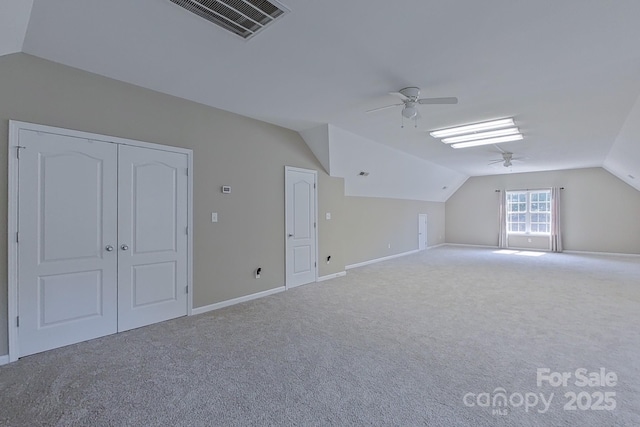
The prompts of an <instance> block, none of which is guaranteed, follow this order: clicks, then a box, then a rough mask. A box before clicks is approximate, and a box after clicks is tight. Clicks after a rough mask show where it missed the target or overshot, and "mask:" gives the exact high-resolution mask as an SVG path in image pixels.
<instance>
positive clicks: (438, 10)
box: [6, 0, 640, 188]
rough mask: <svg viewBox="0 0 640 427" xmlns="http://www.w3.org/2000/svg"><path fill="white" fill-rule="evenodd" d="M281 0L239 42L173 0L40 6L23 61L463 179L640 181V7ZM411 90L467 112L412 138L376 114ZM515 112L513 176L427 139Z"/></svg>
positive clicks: (622, 2)
mask: <svg viewBox="0 0 640 427" xmlns="http://www.w3.org/2000/svg"><path fill="white" fill-rule="evenodd" d="M283 2H284V3H285V5H286V6H288V7H289V8H290V9H291V13H289V14H288V15H286V16H285V17H284V18H282V19H281V20H280V21H278V22H276V23H275V24H274V25H273V26H272V27H271V28H268V29H267V30H265V31H264V32H262V33H261V34H259V35H258V36H256V37H254V38H253V39H251V40H249V41H244V40H242V39H240V38H238V37H237V36H234V35H232V34H230V33H227V32H225V31H224V30H222V29H220V28H219V27H217V26H215V25H212V24H211V23H209V22H207V21H205V20H203V19H201V18H199V17H197V16H194V15H191V14H189V13H188V12H186V11H184V10H182V9H181V8H179V7H177V6H176V5H174V4H173V3H171V2H170V1H169V0H137V1H135V2H131V1H129V0H110V1H98V0H35V2H34V4H33V10H32V12H31V15H30V22H29V26H28V31H27V34H26V39H25V41H24V45H23V46H22V50H23V51H24V52H26V53H29V54H32V55H36V56H39V57H43V58H46V59H50V60H53V61H56V62H60V63H63V64H67V65H69V66H72V67H77V68H80V69H84V70H87V71H90V72H94V73H98V74H102V75H105V76H108V77H111V78H115V79H118V80H122V81H125V82H129V83H133V84H136V85H140V86H143V87H147V88H150V89H154V90H158V91H161V92H165V93H168V94H171V95H175V96H179V97H182V98H186V99H191V100H193V101H197V102H200V103H203V104H206V105H211V106H214V107H218V108H222V109H225V110H228V111H233V112H236V113H239V114H243V115H245V116H249V117H253V118H257V119H260V120H264V121H267V122H270V123H274V124H277V125H280V126H284V127H287V128H290V129H293V130H296V131H299V132H305V131H308V130H309V129H313V128H316V127H317V126H319V125H323V124H331V125H333V126H336V127H337V128H339V129H343V130H345V131H347V132H350V133H352V134H354V135H357V136H358V137H361V138H364V139H366V140H370V141H372V142H374V143H377V144H384V145H386V146H388V147H390V148H391V149H394V150H400V151H403V152H405V153H407V154H409V155H411V156H414V157H417V158H419V159H424V160H425V161H427V162H429V163H428V164H437V165H439V166H441V167H444V168H447V169H450V170H453V171H455V172H457V173H458V174H461V175H463V176H477V175H491V174H497V173H510V172H513V173H515V172H530V171H544V170H555V169H571V168H582V167H593V166H606V167H607V169H609V170H610V171H612V172H613V173H615V174H616V175H617V176H619V177H625V176H626V177H627V182H629V181H634V180H632V179H631V178H628V176H629V175H631V176H635V177H636V180H637V179H639V178H637V177H640V154H639V153H638V151H637V149H632V148H631V149H630V147H637V146H638V145H639V144H640V141H639V139H640V135H639V130H638V127H637V125H636V123H637V122H638V115H639V114H640V113H638V112H637V109H638V107H637V105H638V99H639V96H640V79H638V78H637V77H638V75H640V50H639V49H638V48H637V42H638V40H640V25H638V22H637V17H638V16H640V2H638V1H637V0H616V1H615V2H605V1H594V2H585V1H583V0H565V1H561V2H558V1H555V0H537V1H529V2H513V1H507V0H486V1H483V2H472V1H468V0H467V1H456V0H454V1H446V2H444V1H439V0H401V1H395V2H388V1H381V0H350V1H343V0H323V1H312V0H283ZM9 3H11V4H14V3H15V4H14V7H13V12H14V13H15V14H16V16H17V17H18V18H19V17H20V16H23V15H21V12H22V13H23V12H24V10H25V9H24V8H20V7H17V6H15V5H17V4H21V3H23V2H19V1H18V0H11V1H10V2H9ZM24 3H28V2H24ZM16 34H19V31H18V32H17V33H16ZM9 44H10V43H9ZM6 49H8V50H7V51H10V50H11V49H12V48H11V46H8V47H6ZM13 49H15V47H14V48H13ZM410 85H411V86H419V87H421V88H422V95H423V96H436V97H438V96H457V97H458V98H459V100H460V102H459V104H458V105H447V106H422V107H420V108H421V114H422V119H421V120H420V121H419V122H418V127H417V128H414V127H413V126H412V125H411V124H410V123H405V127H404V128H402V127H401V125H402V122H401V116H400V112H399V110H396V109H388V110H384V111H379V112H376V113H370V114H367V113H365V111H366V110H368V109H371V108H374V107H378V106H382V105H386V104H390V103H393V102H394V101H395V100H394V98H393V97H391V96H390V95H388V92H390V91H397V90H399V89H400V88H402V87H405V86H410ZM505 116H513V117H515V119H516V122H517V123H518V125H519V126H520V128H521V130H522V131H523V133H524V135H525V139H524V140H523V141H520V142H513V143H506V144H502V145H501V147H502V148H503V149H505V150H508V151H512V152H514V153H515V156H517V157H524V159H523V161H522V162H518V163H514V166H513V167H512V168H509V169H507V168H504V167H502V166H501V165H497V166H489V165H488V163H489V162H490V161H491V160H493V159H496V158H499V153H498V150H497V148H496V147H492V146H489V147H477V148H471V149H464V150H453V149H451V148H450V147H447V146H444V145H443V144H442V143H440V142H438V141H436V140H434V139H433V138H431V137H430V136H429V135H428V131H429V130H433V129H437V128H441V127H445V126H448V125H456V124H463V123H469V122H476V121H481V120H487V119H493V118H499V117H505ZM366 155H367V153H366V152H365V153H363V156H366ZM605 160H606V161H605ZM425 164H427V163H425ZM632 185H633V184H632ZM636 188H638V187H637V185H636Z"/></svg>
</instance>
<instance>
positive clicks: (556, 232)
mask: <svg viewBox="0 0 640 427" xmlns="http://www.w3.org/2000/svg"><path fill="white" fill-rule="evenodd" d="M561 191H562V190H561V189H560V188H559V187H553V188H552V189H551V250H552V251H553V252H562V228H561V226H560V225H561V224H560V199H561V196H560V192H561Z"/></svg>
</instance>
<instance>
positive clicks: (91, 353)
mask: <svg viewBox="0 0 640 427" xmlns="http://www.w3.org/2000/svg"><path fill="white" fill-rule="evenodd" d="M639 327H640V258H634V257H603V256H589V255H576V254H545V255H543V256H540V257H529V256H523V255H521V254H512V255H506V254H496V253H494V251H492V250H490V249H480V248H462V247H440V248H436V249H432V250H429V251H426V252H422V253H419V254H415V255H411V256H407V257H403V258H398V259H395V260H391V261H386V262H381V263H377V264H373V265H369V266H366V267H361V268H358V269H354V270H350V271H349V272H348V274H347V276H346V277H342V278H338V279H334V280H330V281H326V282H321V283H315V284H311V285H306V286H302V287H299V288H296V289H293V290H291V291H287V292H284V293H280V294H277V295H272V296H270V297H266V298H262V299H259V300H254V301H250V302H247V303H243V304H239V305H236V306H233V307H228V308H226V309H222V310H218V311H215V312H210V313H206V314H203V315H199V316H192V317H185V318H180V319H176V320H173V321H168V322H164V323H160V324H156V325H153V326H149V327H145V328H140V329H137V330H133V331H129V332H125V333H121V334H117V335H112V336H108V337H104V338H100V339H96V340H93V341H89V342H84V343H80V344H77V345H72V346H68V347H64V348H60V349H57V350H53V351H49V352H45V353H41V354H37V355H33V356H29V357H25V358H22V359H20V360H19V361H18V362H16V363H12V364H9V365H5V366H2V367H0V425H3V426H40V425H52V426H71V425H82V426H247V425H255V426H269V425H276V426H280V425H282V426H330V425H336V426H346V425H354V426H360V425H365V426H474V427H478V426H640V328H639ZM540 368H548V369H549V370H550V372H559V373H562V372H569V373H570V374H571V377H570V378H569V379H568V382H567V385H566V386H564V385H559V386H557V387H552V386H551V385H550V384H549V382H548V381H543V383H542V384H540V386H538V384H537V372H538V369H540ZM581 368H584V369H586V370H587V372H589V373H591V372H594V371H596V372H600V369H601V368H604V369H605V372H610V373H613V374H615V376H616V377H617V378H616V381H613V380H612V379H611V376H610V377H609V383H608V385H604V386H602V385H600V386H594V387H589V386H581V385H580V384H576V381H577V380H578V379H579V377H576V376H575V371H576V370H577V369H581ZM613 382H615V385H614V384H613ZM502 389H504V393H505V394H506V396H507V402H506V404H504V405H500V404H501V403H502V400H500V399H498V400H496V401H495V405H494V402H493V397H494V395H496V394H499V393H500V392H502V391H503V390H502ZM483 393H488V396H487V395H485V394H483ZM551 393H553V397H551ZM571 393H575V396H576V398H577V399H576V402H574V403H573V404H572V402H571V400H572V397H571V396H572V395H571ZM605 393H607V395H606V396H607V400H606V401H600V402H598V401H599V400H602V399H603V397H604V396H605ZM611 393H613V394H611ZM540 394H542V395H543V398H544V399H545V400H546V401H548V400H549V399H551V401H550V403H549V404H548V407H547V409H546V411H545V410H544V404H543V403H542V401H541V400H540V399H542V398H540V397H539V396H540ZM534 396H535V397H536V399H538V401H537V402H536V401H535V399H534ZM487 399H488V400H487ZM522 399H524V400H526V401H528V402H529V404H528V406H527V405H526V404H522V405H520V403H521V402H522ZM533 403H537V405H533ZM471 405H474V406H471ZM567 405H568V407H569V408H571V407H575V410H566V409H565V406H567ZM613 405H615V408H612V407H613ZM604 407H608V408H609V410H608V409H597V408H604ZM542 411H543V412H542Z"/></svg>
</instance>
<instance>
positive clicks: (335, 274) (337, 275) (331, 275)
mask: <svg viewBox="0 0 640 427" xmlns="http://www.w3.org/2000/svg"><path fill="white" fill-rule="evenodd" d="M346 275H347V272H346V271H341V272H339V273H334V274H327V275H326V276H320V277H318V280H316V282H324V281H325V280H331V279H335V278H336V277H342V276H346Z"/></svg>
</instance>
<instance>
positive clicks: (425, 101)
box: [418, 96, 458, 105]
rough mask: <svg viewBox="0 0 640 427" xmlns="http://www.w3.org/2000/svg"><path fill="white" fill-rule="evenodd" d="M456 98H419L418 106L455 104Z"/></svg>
mask: <svg viewBox="0 0 640 427" xmlns="http://www.w3.org/2000/svg"><path fill="white" fill-rule="evenodd" d="M457 103H458V98H456V97H455V96H452V97H449V98H420V99H418V104H423V105H424V104H457Z"/></svg>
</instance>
